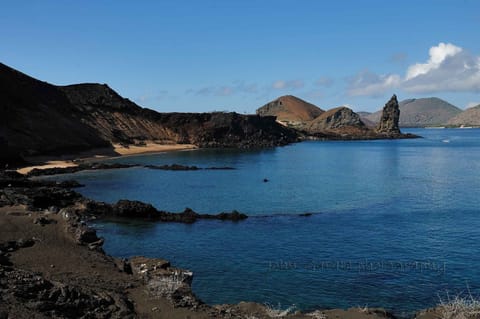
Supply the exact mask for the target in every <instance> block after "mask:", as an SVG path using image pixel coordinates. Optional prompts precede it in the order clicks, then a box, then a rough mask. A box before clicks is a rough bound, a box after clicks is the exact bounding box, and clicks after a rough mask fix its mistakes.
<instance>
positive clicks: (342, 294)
mask: <svg viewBox="0 0 480 319" xmlns="http://www.w3.org/2000/svg"><path fill="white" fill-rule="evenodd" d="M408 131H409V132H413V133H417V134H420V135H422V136H424V138H423V139H415V140H393V141H390V140H388V141H353V142H303V143H299V144H294V145H290V146H286V147H279V148H274V149H268V150H261V151H249V152H240V151H232V150H230V151H228V150H201V151H188V152H175V153H168V154H159V155H148V156H136V157H128V158H122V159H117V160H115V161H121V162H127V163H141V164H156V165H161V164H172V163H179V164H185V165H197V166H200V167H211V166H232V167H235V168H236V170H232V171H216V170H215V171H209V170H207V171H184V172H179V171H176V172H172V171H161V170H149V169H144V168H131V169H122V170H110V171H94V172H80V173H77V174H74V178H76V179H77V180H79V181H80V182H81V183H84V184H86V187H85V188H82V189H79V190H80V191H81V192H82V193H83V194H84V195H86V196H88V197H91V198H94V199H97V200H103V201H107V202H114V201H116V200H118V199H121V198H128V199H138V200H142V201H145V202H150V203H152V204H154V205H155V206H156V207H157V208H158V209H163V210H169V211H181V210H183V209H184V208H185V207H190V208H192V209H194V210H195V211H197V212H201V213H218V212H221V211H230V210H233V209H236V210H238V211H240V212H243V213H246V214H248V215H249V216H251V218H249V219H248V220H246V221H244V222H239V223H232V222H220V221H200V222H197V223H195V224H193V225H183V224H162V223H145V222H140V221H137V222H126V223H111V222H97V223H96V224H95V226H96V227H97V228H98V230H99V233H100V235H101V236H104V237H105V238H106V244H105V250H106V251H107V252H108V253H109V254H112V255H114V256H119V257H130V256H133V255H146V256H150V257H161V258H165V259H169V260H170V261H172V263H173V264H174V265H176V266H179V267H182V268H188V269H190V270H193V271H194V274H195V279H194V283H193V289H194V292H195V293H196V294H197V295H198V296H199V297H200V298H201V299H202V300H204V301H205V302H207V303H236V302H239V301H241V300H251V301H257V302H262V303H263V302H268V303H271V304H275V305H276V304H279V303H280V304H281V305H283V306H285V307H287V306H290V305H292V304H295V305H296V306H297V307H298V308H300V309H310V308H315V307H321V308H328V307H335V308H336V307H343V308H345V307H351V306H365V305H368V306H369V307H376V306H380V307H385V308H387V309H390V310H393V311H394V312H395V313H397V314H400V315H401V314H408V313H410V312H412V311H414V310H417V309H421V308H425V307H429V306H433V305H435V304H436V303H438V302H439V295H440V296H443V297H445V295H446V292H447V291H448V292H449V293H450V294H455V293H461V292H463V291H466V290H467V289H469V290H470V292H471V293H472V294H474V295H480V246H479V243H480V205H479V199H478V198H479V197H480V129H463V130H462V129H439V130H434V129H432V130H414V129H411V130H408ZM68 177H72V176H68ZM264 178H267V179H268V180H269V182H267V183H264V182H263V179H264ZM307 212H308V213H313V215H312V216H310V217H300V216H298V214H301V213H307Z"/></svg>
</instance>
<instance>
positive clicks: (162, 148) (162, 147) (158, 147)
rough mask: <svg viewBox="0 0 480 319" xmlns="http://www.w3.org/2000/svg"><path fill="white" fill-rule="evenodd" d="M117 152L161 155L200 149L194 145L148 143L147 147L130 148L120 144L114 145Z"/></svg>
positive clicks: (132, 146)
mask: <svg viewBox="0 0 480 319" xmlns="http://www.w3.org/2000/svg"><path fill="white" fill-rule="evenodd" d="M113 146H114V148H115V152H116V153H118V154H119V155H136V154H145V153H161V152H170V151H182V150H191V149H197V148H198V147H197V146H195V145H193V144H156V143H147V145H145V146H134V145H130V146H129V147H128V148H126V147H123V146H121V145H120V144H113Z"/></svg>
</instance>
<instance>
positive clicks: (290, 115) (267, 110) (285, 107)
mask: <svg viewBox="0 0 480 319" xmlns="http://www.w3.org/2000/svg"><path fill="white" fill-rule="evenodd" d="M323 112H324V111H323V110H322V109H320V108H319V107H318V106H316V105H314V104H311V103H308V102H306V101H304V100H302V99H299V98H298V97H296V96H293V95H285V96H281V97H279V98H278V99H276V100H273V101H271V102H269V103H267V104H265V105H264V106H262V107H260V108H259V109H258V110H257V114H258V115H260V116H276V117H277V120H278V121H281V122H287V123H292V124H294V123H298V122H300V123H302V122H308V121H311V120H313V119H314V118H316V117H318V116H319V115H320V114H322V113H323Z"/></svg>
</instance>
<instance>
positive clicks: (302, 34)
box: [0, 0, 480, 113]
mask: <svg viewBox="0 0 480 319" xmlns="http://www.w3.org/2000/svg"><path fill="white" fill-rule="evenodd" d="M0 39H1V41H0V62H2V63H4V64H7V65H9V66H11V67H13V68H15V69H17V70H20V71H22V72H24V73H26V74H28V75H30V76H33V77H35V78H38V79H40V80H42V81H46V82H49V83H52V84H56V85H67V84H74V83H83V82H98V83H107V84H108V85H109V86H110V87H111V88H113V89H114V90H115V91H117V92H118V93H119V94H120V95H122V96H124V97H126V98H129V99H130V100H132V101H134V102H136V103H137V104H139V105H141V106H143V107H148V108H151V109H154V110H157V111H160V112H209V111H235V112H239V113H254V112H255V110H256V109H257V108H258V107H260V106H262V105H264V104H266V103H268V102H269V101H271V100H273V99H275V98H277V97H279V96H282V95H287V94H291V95H295V96H297V97H299V98H302V99H304V100H306V101H309V102H311V103H314V104H316V105H317V106H319V107H321V108H323V109H329V108H333V107H337V106H341V105H346V106H348V107H351V108H352V109H353V110H355V111H370V112H372V111H376V110H378V109H380V108H381V107H383V105H384V104H385V103H386V101H387V100H388V99H389V98H390V97H391V95H392V94H394V93H395V94H397V96H398V98H399V100H403V99H407V98H422V97H430V96H436V97H439V98H442V99H444V100H446V101H448V102H450V103H452V104H454V105H456V106H458V107H460V108H462V109H464V108H467V107H471V106H474V105H477V104H480V1H479V0H449V1H447V0H422V1H418V0H416V1H410V0H402V1H386V0H382V1H380V0H362V1H358V0H351V1H346V0H343V1H342V0H335V1H334V0H324V1H322V0H296V1H294V0H288V1H287V0H275V1H273V0H241V1H240V0H239V1H234V0H218V1H213V0H192V1H187V0H176V1H161V0H158V1H122V0H110V1H107V0H98V1H93V0H91V1H87V0H86V1H78V0H76V1H69V0H58V1H52V0H42V1H40V0H30V1H25V0H3V1H2V5H1V10H0Z"/></svg>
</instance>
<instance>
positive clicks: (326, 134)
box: [257, 96, 416, 140]
mask: <svg viewBox="0 0 480 319" xmlns="http://www.w3.org/2000/svg"><path fill="white" fill-rule="evenodd" d="M299 101H300V102H299ZM395 101H396V98H395ZM389 103H390V102H389ZM389 103H387V104H389ZM389 105H390V104H389ZM397 105H398V103H397ZM397 110H398V107H397ZM389 112H390V113H389ZM389 112H387V113H385V118H382V120H381V121H380V123H379V126H381V129H380V130H376V129H373V128H372V127H370V126H367V125H365V123H364V122H363V121H362V119H361V117H360V115H359V114H357V113H355V112H354V111H352V110H351V109H350V108H348V107H345V106H340V107H337V108H333V109H330V110H328V111H323V110H321V109H320V108H318V107H316V106H315V105H313V104H310V103H307V102H305V101H302V100H301V99H298V98H296V97H293V96H286V97H280V98H278V99H276V100H274V101H272V102H270V103H268V104H266V105H264V106H262V107H261V108H259V109H258V110H257V114H260V115H269V116H271V115H274V116H277V120H278V121H279V122H281V123H283V124H284V125H286V126H288V127H292V128H294V129H296V130H297V131H299V132H300V133H301V135H302V138H303V139H322V140H368V139H383V138H413V137H416V136H414V135H411V134H401V133H400V131H399V130H398V131H397V132H395V130H394V129H393V128H392V127H391V125H392V124H393V123H395V119H394V114H393V113H392V112H391V111H389ZM396 123H397V129H398V119H397V121H396Z"/></svg>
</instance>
